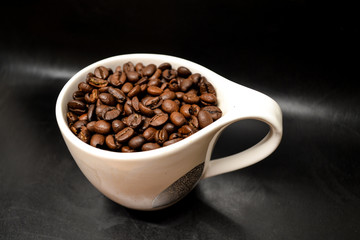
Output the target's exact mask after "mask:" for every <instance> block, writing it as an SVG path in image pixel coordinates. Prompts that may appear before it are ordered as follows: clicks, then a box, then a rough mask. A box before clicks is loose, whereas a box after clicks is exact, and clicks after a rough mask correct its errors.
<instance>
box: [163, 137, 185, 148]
mask: <svg viewBox="0 0 360 240" xmlns="http://www.w3.org/2000/svg"><path fill="white" fill-rule="evenodd" d="M181 140H183V138H174V139H171V140H168V141H166V142H164V143H163V147H166V146H169V145H171V144H174V143H177V142H179V141H181Z"/></svg>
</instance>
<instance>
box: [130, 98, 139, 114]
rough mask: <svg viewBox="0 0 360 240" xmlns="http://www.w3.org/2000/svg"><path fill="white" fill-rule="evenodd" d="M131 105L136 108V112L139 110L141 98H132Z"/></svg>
mask: <svg viewBox="0 0 360 240" xmlns="http://www.w3.org/2000/svg"><path fill="white" fill-rule="evenodd" d="M131 106H132V107H133V108H134V110H135V111H136V112H139V110H140V108H139V98H138V97H137V96H135V97H133V98H132V99H131Z"/></svg>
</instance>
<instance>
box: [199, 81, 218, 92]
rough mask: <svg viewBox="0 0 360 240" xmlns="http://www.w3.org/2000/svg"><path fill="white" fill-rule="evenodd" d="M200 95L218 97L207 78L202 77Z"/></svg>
mask: <svg viewBox="0 0 360 240" xmlns="http://www.w3.org/2000/svg"><path fill="white" fill-rule="evenodd" d="M199 89H200V93H201V94H204V93H212V94H215V95H216V92H215V88H214V86H213V85H212V84H211V83H210V82H209V81H208V80H207V79H206V77H201V79H200V82H199Z"/></svg>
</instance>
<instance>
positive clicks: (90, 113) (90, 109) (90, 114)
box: [87, 104, 95, 121]
mask: <svg viewBox="0 0 360 240" xmlns="http://www.w3.org/2000/svg"><path fill="white" fill-rule="evenodd" d="M94 117H95V104H91V105H90V106H89V107H88V112H87V120H88V121H92V120H93V118H94Z"/></svg>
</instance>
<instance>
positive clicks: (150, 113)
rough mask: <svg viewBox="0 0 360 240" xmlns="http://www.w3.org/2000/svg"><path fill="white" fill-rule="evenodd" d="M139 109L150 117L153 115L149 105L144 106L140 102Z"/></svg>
mask: <svg viewBox="0 0 360 240" xmlns="http://www.w3.org/2000/svg"><path fill="white" fill-rule="evenodd" d="M139 110H140V112H141V113H142V114H144V115H145V116H148V117H152V116H153V115H154V110H152V109H151V108H149V107H146V106H144V104H142V103H141V102H140V103H139Z"/></svg>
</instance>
